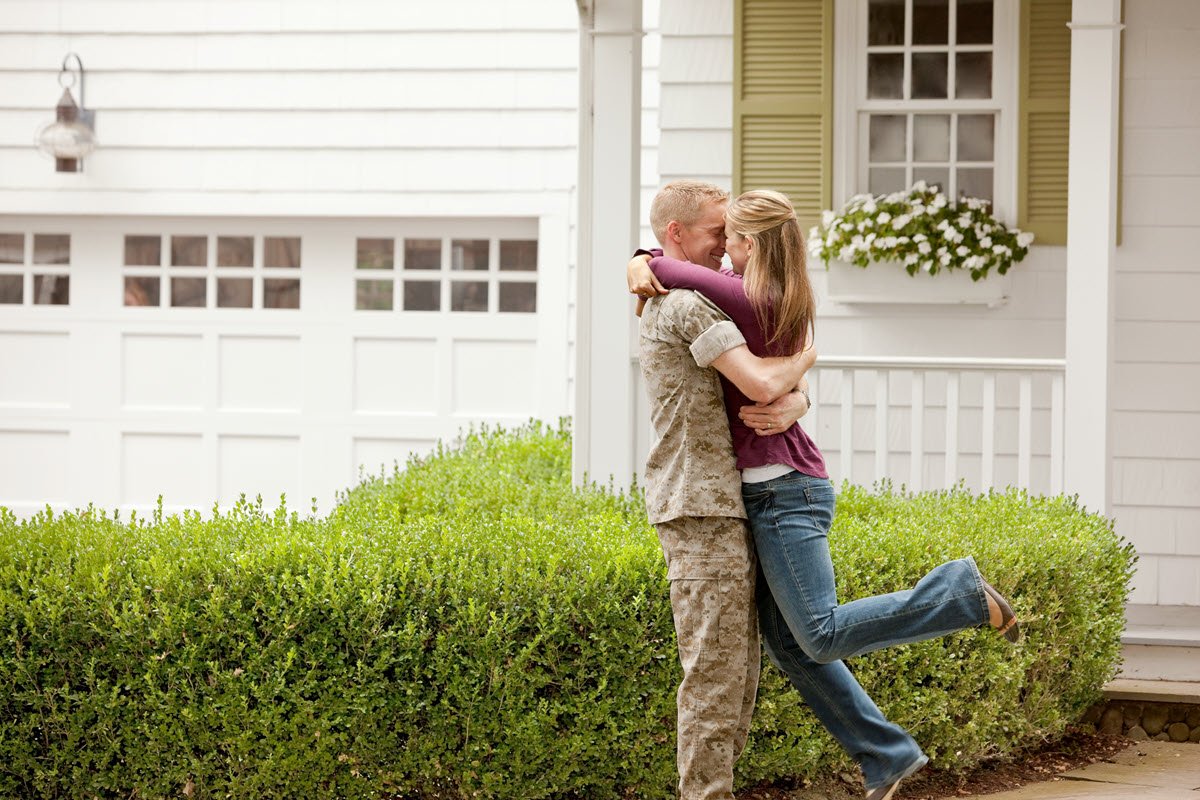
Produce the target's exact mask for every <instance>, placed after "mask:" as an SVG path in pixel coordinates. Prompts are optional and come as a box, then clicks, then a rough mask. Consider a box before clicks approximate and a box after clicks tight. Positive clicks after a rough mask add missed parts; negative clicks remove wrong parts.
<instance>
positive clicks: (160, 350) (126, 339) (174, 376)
mask: <svg viewBox="0 0 1200 800" xmlns="http://www.w3.org/2000/svg"><path fill="white" fill-rule="evenodd" d="M203 364H204V339H203V337H202V336H200V335H198V334H197V335H191V336H184V335H159V334H140V333H126V334H125V335H123V336H122V337H121V403H122V405H123V406H124V407H125V408H129V409H143V408H144V409H153V408H160V409H172V410H181V411H183V410H187V411H199V410H201V409H203V408H204V384H205V380H204V378H205V375H204V371H203V367H202V365H203Z"/></svg>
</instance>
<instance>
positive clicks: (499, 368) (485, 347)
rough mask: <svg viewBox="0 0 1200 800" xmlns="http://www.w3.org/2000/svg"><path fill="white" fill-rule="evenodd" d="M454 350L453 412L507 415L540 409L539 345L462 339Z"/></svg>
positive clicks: (456, 342)
mask: <svg viewBox="0 0 1200 800" xmlns="http://www.w3.org/2000/svg"><path fill="white" fill-rule="evenodd" d="M452 349H453V354H454V355H453V359H452V363H453V369H454V407H453V409H452V413H454V414H460V415H461V414H471V415H480V416H493V415H498V416H507V415H513V414H523V413H528V410H529V409H531V408H537V405H538V403H537V345H536V343H534V342H497V341H471V340H466V339H459V340H457V341H455V342H454V346H453V348H452Z"/></svg>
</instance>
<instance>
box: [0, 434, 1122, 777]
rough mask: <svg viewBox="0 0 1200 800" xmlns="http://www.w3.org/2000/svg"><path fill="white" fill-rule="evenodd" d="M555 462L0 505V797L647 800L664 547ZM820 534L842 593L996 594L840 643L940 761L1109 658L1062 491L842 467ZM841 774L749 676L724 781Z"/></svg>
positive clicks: (668, 685)
mask: <svg viewBox="0 0 1200 800" xmlns="http://www.w3.org/2000/svg"><path fill="white" fill-rule="evenodd" d="M569 462H570V433H569V430H568V429H567V428H565V427H561V426H560V427H559V428H558V429H556V430H555V429H548V428H546V427H544V426H541V425H538V424H536V423H535V424H530V425H528V426H525V427H523V428H521V429H519V430H515V431H508V432H505V431H480V432H473V433H470V434H468V435H466V436H465V437H464V438H463V440H462V441H461V442H460V443H458V445H457V446H455V447H454V448H441V449H439V450H438V451H437V452H436V453H435V454H433V455H432V456H431V457H428V458H425V459H418V460H413V461H412V462H410V464H409V465H408V466H407V469H405V470H403V471H398V472H397V473H396V474H394V475H392V476H388V477H386V478H384V477H379V478H368V479H366V480H364V481H363V482H362V484H361V485H360V486H358V487H356V488H355V489H354V490H352V491H351V492H350V493H349V494H348V495H347V496H346V497H344V498H343V502H342V503H341V505H340V506H339V507H338V508H337V509H336V510H335V511H333V512H332V513H331V514H330V515H329V516H328V517H326V518H323V519H318V518H302V517H299V516H298V515H296V514H294V513H288V512H286V511H279V512H275V513H264V512H263V510H262V508H261V506H260V505H252V504H247V503H241V504H239V505H238V506H237V507H235V508H233V509H231V510H229V511H225V512H221V513H216V514H214V515H213V516H212V517H211V518H209V519H202V518H201V517H200V516H199V515H197V514H187V515H184V516H182V517H165V516H162V515H161V514H156V515H154V516H153V517H152V518H150V519H141V518H135V519H131V520H127V521H126V520H118V519H114V518H113V517H112V516H107V515H105V514H103V513H100V512H97V511H95V510H92V509H89V510H87V511H82V512H76V513H70V514H50V513H45V514H42V515H40V516H38V517H37V518H34V519H31V520H29V521H26V522H21V521H18V520H16V519H15V518H14V517H13V515H12V514H11V513H9V512H7V511H3V510H0V796H3V797H21V798H68V797H70V798H93V797H94V798H129V797H144V798H153V797H192V798H218V797H220V798H225V797H233V798H255V799H256V800H259V799H260V798H261V799H263V800H266V799H269V798H279V799H280V800H282V799H283V798H297V797H304V798H372V800H381V799H382V798H395V797H404V798H594V799H596V800H600V799H602V798H632V797H637V798H664V800H665V798H670V797H672V796H673V785H674V782H675V773H674V769H675V767H674V754H675V746H674V716H675V713H674V692H675V687H676V685H677V684H678V681H679V678H680V670H679V665H678V661H677V660H676V653H675V645H674V632H673V628H672V622H671V611H670V607H669V602H668V587H667V583H666V580H665V570H664V568H663V564H662V556H661V553H660V552H659V548H658V543H657V541H656V539H655V536H654V533H653V531H652V529H651V528H650V527H649V526H648V525H647V524H646V522H645V516H644V510H643V508H642V501H641V497H640V495H639V494H638V493H637V492H636V491H635V492H634V493H632V494H625V495H622V494H616V493H613V492H611V491H607V490H605V489H602V488H597V487H590V488H587V489H582V490H578V489H575V488H572V487H571V485H570V482H569V474H570V470H569ZM831 541H832V547H833V551H834V559H835V562H836V565H837V570H838V576H839V580H840V583H841V585H840V587H839V589H840V592H841V596H842V597H843V598H846V599H850V598H853V597H859V596H863V595H867V594H873V593H877V592H882V591H890V590H895V589H900V588H905V587H908V586H911V585H912V584H913V583H914V582H915V581H916V579H917V578H918V577H919V576H920V575H921V574H922V573H924V572H925V571H926V570H927V569H928V568H929V567H931V566H933V565H934V564H936V563H938V562H940V561H942V560H944V559H946V558H951V557H957V556H961V555H965V554H968V553H970V554H973V555H974V556H975V557H976V559H977V560H978V562H979V564H980V566H981V568H982V569H983V571H984V573H985V575H987V576H988V577H989V579H990V580H991V581H992V582H993V583H994V584H995V585H996V586H997V587H999V588H1000V589H1001V590H1002V591H1004V592H1006V593H1007V595H1008V596H1009V597H1010V599H1011V600H1012V601H1013V604H1014V606H1015V607H1016V609H1017V611H1018V612H1019V613H1020V614H1021V617H1022V621H1023V627H1024V629H1025V631H1026V632H1027V637H1026V639H1025V640H1024V642H1023V643H1022V644H1021V645H1020V646H1019V647H1015V648H1014V647H1011V646H1009V645H1007V644H1006V643H1005V642H1004V641H1003V639H1001V638H1000V637H998V636H996V635H995V634H994V633H993V632H991V631H990V630H979V631H970V632H966V633H962V634H957V635H954V636H949V637H946V638H944V639H939V640H935V641H931V642H926V643H923V644H920V645H911V646H906V647H900V648H893V649H890V650H887V651H884V652H881V653H878V654H874V655H870V656H864V657H861V658H857V659H854V660H853V661H852V662H851V665H852V668H853V669H854V670H855V672H856V674H857V675H858V677H859V679H860V680H861V681H862V683H863V684H864V686H865V687H866V688H867V690H868V691H869V692H870V693H871V695H872V696H873V697H874V698H875V700H876V702H877V703H878V704H879V705H880V707H881V708H882V709H883V710H884V712H885V713H887V714H888V715H889V716H890V717H892V718H893V719H894V720H895V721H896V722H898V723H900V724H901V725H904V726H906V727H908V728H910V729H911V730H912V731H913V733H914V735H915V736H916V737H917V739H918V740H919V741H920V742H921V744H922V746H923V747H924V748H925V749H926V751H927V752H928V753H929V754H930V755H931V756H932V757H933V759H934V764H935V765H936V766H938V767H941V768H946V769H953V770H962V769H966V768H969V767H970V766H972V765H973V764H976V763H978V761H979V760H980V759H984V758H988V757H992V756H996V755H1004V754H1011V753H1014V752H1017V751H1019V750H1020V748H1022V747H1025V746H1028V745H1031V744H1035V743H1038V742H1040V741H1042V740H1043V739H1046V738H1052V737H1054V736H1056V735H1058V734H1059V733H1060V732H1061V731H1062V730H1063V729H1064V726H1066V725H1067V724H1068V723H1069V722H1071V721H1072V720H1074V719H1076V718H1077V717H1078V716H1079V715H1080V714H1081V713H1082V712H1083V711H1084V710H1085V709H1086V708H1087V706H1088V705H1089V704H1090V703H1091V702H1092V701H1094V700H1095V699H1096V698H1097V697H1098V695H1099V692H1100V689H1101V687H1102V686H1103V684H1104V683H1105V682H1106V680H1108V679H1109V678H1111V677H1112V675H1113V673H1114V671H1115V666H1116V663H1117V659H1118V652H1119V636H1120V631H1121V627H1122V624H1123V623H1122V614H1121V609H1122V603H1123V601H1124V598H1125V593H1126V584H1127V582H1128V579H1129V576H1130V571H1131V563H1132V555H1131V550H1130V548H1129V547H1128V546H1127V545H1124V544H1122V543H1121V542H1120V541H1119V540H1118V538H1117V537H1116V536H1115V535H1114V534H1113V531H1112V528H1111V527H1110V525H1109V524H1108V523H1107V522H1106V521H1105V520H1104V519H1102V518H1100V517H1098V516H1095V515H1091V514H1087V513H1085V512H1083V511H1082V510H1081V509H1079V508H1078V507H1076V505H1075V504H1074V502H1072V501H1071V500H1069V499H1064V498H1056V499H1040V498H1030V497H1027V496H1025V495H1024V494H1021V493H1018V492H1010V493H1007V494H1002V495H998V494H992V495H987V496H983V497H978V496H972V495H970V494H968V493H966V492H963V491H954V492H947V493H926V494H922V495H918V496H916V497H908V496H905V495H903V494H901V493H898V492H892V491H889V490H887V489H884V490H882V491H877V492H868V491H866V490H863V489H859V488H853V487H846V488H844V489H843V491H842V493H841V495H840V497H839V513H838V516H837V519H836V522H835V530H834V533H833V536H832V539H831ZM848 766H849V764H848V762H847V759H846V758H845V756H844V755H843V754H842V753H841V751H840V750H839V749H838V748H837V747H836V745H835V744H834V743H833V742H832V740H830V739H829V737H828V736H827V735H826V734H825V733H824V732H823V731H822V730H821V729H820V727H819V725H817V723H816V722H815V720H814V719H813V718H812V717H811V715H810V714H809V713H808V712H807V710H806V709H805V707H804V705H803V703H802V702H801V701H800V700H799V698H798V697H797V695H796V693H795V692H794V691H792V690H791V689H789V688H787V687H786V686H785V685H784V682H783V680H782V679H781V677H780V676H779V674H778V673H777V672H776V671H774V670H773V669H771V668H768V669H767V670H766V671H765V672H764V680H763V684H762V688H761V692H760V695H759V706H758V713H757V715H756V718H755V726H754V731H753V734H752V740H751V744H750V746H749V748H748V750H747V752H746V753H745V755H744V756H743V758H742V760H741V761H740V762H739V765H738V777H739V781H741V782H743V783H745V782H757V781H759V780H762V779H768V780H773V779H778V778H785V777H791V776H794V777H801V778H803V777H812V776H814V775H817V774H819V773H822V772H826V771H828V770H831V769H835V768H846V767H848Z"/></svg>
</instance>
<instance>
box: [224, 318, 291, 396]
mask: <svg viewBox="0 0 1200 800" xmlns="http://www.w3.org/2000/svg"><path fill="white" fill-rule="evenodd" d="M218 370H219V376H220V377H219V386H220V390H219V406H220V408H221V409H222V410H234V411H237V410H255V411H289V412H296V411H301V410H302V409H303V408H304V359H303V353H302V351H301V347H300V337H299V336H237V335H225V336H221V337H220V341H219V344H218Z"/></svg>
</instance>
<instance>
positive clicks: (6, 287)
mask: <svg viewBox="0 0 1200 800" xmlns="http://www.w3.org/2000/svg"><path fill="white" fill-rule="evenodd" d="M24 300H25V276H24V275H0V304H3V305H13V304H20V303H22V302H24Z"/></svg>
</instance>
